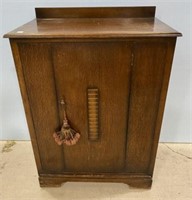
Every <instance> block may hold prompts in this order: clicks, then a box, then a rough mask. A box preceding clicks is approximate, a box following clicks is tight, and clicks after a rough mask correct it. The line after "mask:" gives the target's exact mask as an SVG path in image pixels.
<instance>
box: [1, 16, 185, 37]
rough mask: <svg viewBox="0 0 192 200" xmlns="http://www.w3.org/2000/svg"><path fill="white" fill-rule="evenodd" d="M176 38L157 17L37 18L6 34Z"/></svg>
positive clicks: (24, 35) (23, 35)
mask: <svg viewBox="0 0 192 200" xmlns="http://www.w3.org/2000/svg"><path fill="white" fill-rule="evenodd" d="M61 27H62V28H61ZM20 31H21V32H20ZM175 36H181V34H180V33H179V32H177V31H176V30H174V29H173V28H170V27H169V26H167V25H166V24H164V23H163V22H161V21H160V20H158V19H156V18H82V19H79V18H66V19H48V20H47V19H34V20H32V21H31V22H29V23H27V24H25V25H23V26H21V27H19V28H17V29H15V30H13V31H11V32H9V33H7V34H6V35H4V37H8V38H68V39H69V38H130V37H132V38H134V37H137V38H138V37H150V38H151V37H175Z"/></svg>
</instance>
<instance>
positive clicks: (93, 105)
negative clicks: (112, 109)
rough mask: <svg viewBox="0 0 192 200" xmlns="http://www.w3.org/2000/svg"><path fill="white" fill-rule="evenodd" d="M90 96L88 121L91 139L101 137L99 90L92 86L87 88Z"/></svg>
mask: <svg viewBox="0 0 192 200" xmlns="http://www.w3.org/2000/svg"><path fill="white" fill-rule="evenodd" d="M87 98H88V123H89V126H88V127H89V133H88V138H89V140H97V139H98V138H99V90H98V89H97V88H90V89H88V90H87Z"/></svg>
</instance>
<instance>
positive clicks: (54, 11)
mask: <svg viewBox="0 0 192 200" xmlns="http://www.w3.org/2000/svg"><path fill="white" fill-rule="evenodd" d="M35 11H36V17H37V18H147V17H152V18H153V17H154V16H155V7H154V6H151V7H114V8H108V7H100V8H99V7H98V8H93V7H92V8H91V7H90V8H36V9H35Z"/></svg>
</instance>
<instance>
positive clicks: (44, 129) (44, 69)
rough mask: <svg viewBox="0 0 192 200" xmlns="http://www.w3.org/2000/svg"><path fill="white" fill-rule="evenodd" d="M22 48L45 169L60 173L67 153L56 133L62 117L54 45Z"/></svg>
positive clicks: (20, 48)
mask: <svg viewBox="0 0 192 200" xmlns="http://www.w3.org/2000/svg"><path fill="white" fill-rule="evenodd" d="M19 50H20V55H21V60H22V67H23V72H24V77H25V84H26V87H27V93H28V97H29V102H30V107H31V113H32V118H33V123H34V127H35V132H36V137H37V142H38V146H39V151H40V158H41V162H42V168H43V170H45V171H51V172H58V171H61V170H62V169H63V154H62V148H61V147H59V146H58V145H56V143H55V142H54V140H53V136H52V135H53V132H54V131H55V128H57V127H58V125H59V118H58V115H57V99H56V94H55V84H54V76H53V69H52V63H51V48H50V45H49V44H20V45H19Z"/></svg>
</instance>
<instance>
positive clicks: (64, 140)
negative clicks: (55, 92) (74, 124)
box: [53, 98, 80, 146]
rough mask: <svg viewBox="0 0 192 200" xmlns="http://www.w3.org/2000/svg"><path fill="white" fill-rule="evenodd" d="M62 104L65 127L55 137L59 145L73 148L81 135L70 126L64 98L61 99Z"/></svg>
mask: <svg viewBox="0 0 192 200" xmlns="http://www.w3.org/2000/svg"><path fill="white" fill-rule="evenodd" d="M60 104H61V106H62V111H63V125H62V127H61V130H60V131H58V132H55V133H54V134H53V137H54V139H55V142H56V143H57V144H58V145H62V144H66V145H68V146H71V145H74V144H76V143H77V141H78V140H79V138H80V134H79V133H78V132H76V131H75V130H74V129H72V128H71V127H70V125H69V124H68V119H67V114H66V103H65V101H64V99H63V98H62V99H61V101H60Z"/></svg>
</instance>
